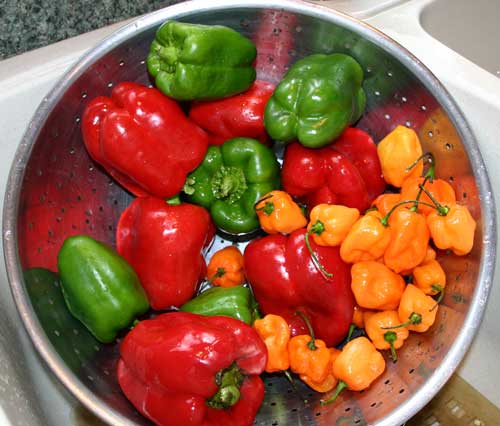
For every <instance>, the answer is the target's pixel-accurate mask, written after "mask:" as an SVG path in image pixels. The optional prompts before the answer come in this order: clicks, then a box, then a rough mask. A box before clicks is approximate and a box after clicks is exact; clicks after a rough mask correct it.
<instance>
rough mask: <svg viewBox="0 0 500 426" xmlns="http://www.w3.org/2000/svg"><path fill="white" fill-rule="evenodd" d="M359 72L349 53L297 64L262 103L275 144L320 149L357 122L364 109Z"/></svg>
mask: <svg viewBox="0 0 500 426" xmlns="http://www.w3.org/2000/svg"><path fill="white" fill-rule="evenodd" d="M362 83H363V69H362V68H361V66H360V65H359V64H358V62H356V60H355V59H353V58H352V57H351V56H349V55H345V54H341V53H334V54H331V55H324V54H315V55H310V56H307V57H305V58H304V59H301V60H300V61H298V62H296V63H295V64H294V65H293V66H292V67H291V68H290V70H289V71H288V72H287V73H286V75H285V76H284V78H283V79H282V80H281V82H280V83H279V84H278V86H277V87H276V89H275V91H274V93H273V95H272V96H271V98H270V99H269V102H268V103H267V105H266V109H265V113H264V125H265V128H266V130H267V133H268V134H269V136H271V138H272V139H274V140H279V141H283V142H289V141H292V140H298V141H299V142H300V143H301V144H302V145H304V146H306V147H309V148H319V147H322V146H324V145H326V144H328V143H330V142H332V141H333V140H334V139H335V138H336V137H338V136H339V135H340V134H341V133H342V131H343V130H344V129H345V128H346V127H347V126H349V125H350V124H352V123H354V122H356V121H357V120H359V118H360V117H361V115H362V114H363V111H364V109H365V105H366V96H365V92H364V90H363V88H362Z"/></svg>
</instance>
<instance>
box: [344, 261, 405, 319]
mask: <svg viewBox="0 0 500 426" xmlns="http://www.w3.org/2000/svg"><path fill="white" fill-rule="evenodd" d="M351 289H352V292H353V293H354V298H355V299H356V303H357V304H358V305H359V306H361V307H362V308H365V309H377V310H392V309H397V307H398V305H399V302H400V300H401V296H402V294H403V292H404V290H405V281H404V279H403V277H401V275H399V274H396V273H394V272H393V271H391V270H390V269H389V268H388V267H387V266H385V265H384V264H383V263H379V262H376V261H374V260H369V261H366V262H358V263H355V264H354V265H352V267H351Z"/></svg>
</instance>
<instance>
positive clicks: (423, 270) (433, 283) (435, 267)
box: [413, 259, 446, 303]
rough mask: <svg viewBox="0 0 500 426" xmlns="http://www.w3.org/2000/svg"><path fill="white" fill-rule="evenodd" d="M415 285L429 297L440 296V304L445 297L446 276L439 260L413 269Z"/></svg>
mask: <svg viewBox="0 0 500 426" xmlns="http://www.w3.org/2000/svg"><path fill="white" fill-rule="evenodd" d="M413 284H414V285H415V286H416V287H418V288H419V289H420V290H422V291H423V292H424V293H425V294H427V295H430V296H435V295H436V294H439V298H438V300H437V301H436V303H439V302H441V300H442V299H443V296H444V288H445V286H446V274H445V272H444V270H443V268H442V267H441V265H440V264H439V262H438V261H437V260H435V259H434V260H430V261H429V262H427V263H423V264H422V265H419V266H417V267H416V268H414V269H413Z"/></svg>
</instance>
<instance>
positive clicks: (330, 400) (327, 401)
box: [319, 380, 347, 405]
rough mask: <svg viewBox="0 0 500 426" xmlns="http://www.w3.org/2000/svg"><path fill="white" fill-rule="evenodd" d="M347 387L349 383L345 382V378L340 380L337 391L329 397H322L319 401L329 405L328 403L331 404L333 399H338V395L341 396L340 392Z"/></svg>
mask: <svg viewBox="0 0 500 426" xmlns="http://www.w3.org/2000/svg"><path fill="white" fill-rule="evenodd" d="M346 387H347V383H346V382H344V381H343V380H339V382H338V383H337V387H336V389H335V392H334V393H333V395H332V396H331V397H330V398H328V399H321V400H320V401H319V402H320V404H321V405H328V404H331V403H332V402H333V401H335V400H336V399H337V397H338V396H339V394H340V392H342V391H343V390H344V389H345V388H346Z"/></svg>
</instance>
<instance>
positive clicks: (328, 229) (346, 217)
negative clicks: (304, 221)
mask: <svg viewBox="0 0 500 426" xmlns="http://www.w3.org/2000/svg"><path fill="white" fill-rule="evenodd" d="M309 216H310V219H309V224H308V225H307V232H308V234H311V235H312V237H313V239H314V242H315V243H316V244H318V245H320V246H330V247H335V246H338V245H340V244H341V243H342V241H344V238H345V237H346V235H347V234H348V232H349V231H350V229H351V228H352V225H353V224H354V223H355V222H356V221H357V220H358V218H359V211H358V209H353V208H350V207H346V206H340V205H333V204H318V205H317V206H315V207H314V208H313V209H312V210H311V213H310V215H309Z"/></svg>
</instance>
